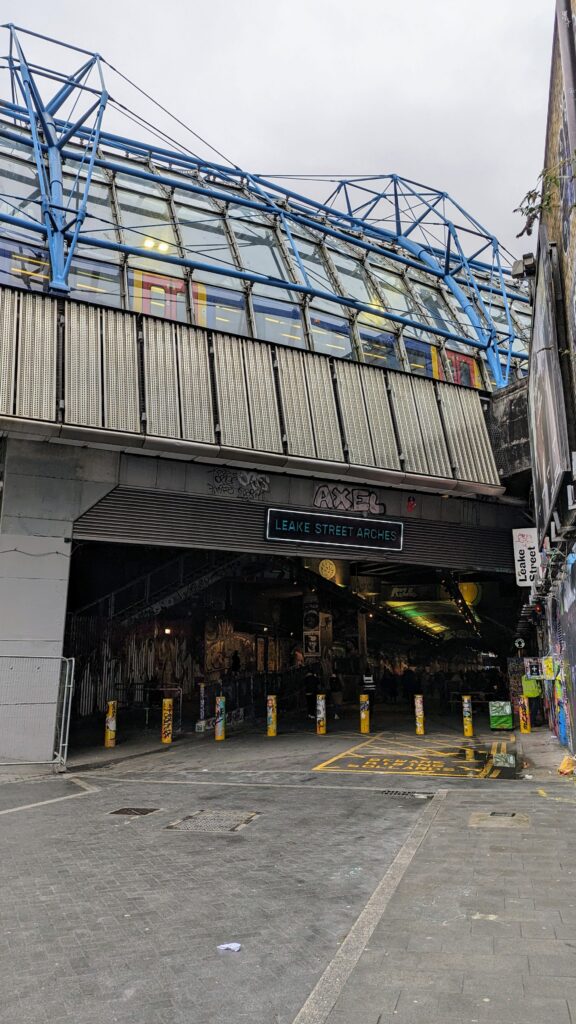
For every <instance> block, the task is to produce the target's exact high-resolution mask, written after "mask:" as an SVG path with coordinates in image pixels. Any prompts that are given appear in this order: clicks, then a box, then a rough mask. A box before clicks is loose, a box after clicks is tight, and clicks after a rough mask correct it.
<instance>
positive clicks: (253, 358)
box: [243, 341, 282, 452]
mask: <svg viewBox="0 0 576 1024" xmlns="http://www.w3.org/2000/svg"><path fill="white" fill-rule="evenodd" d="M243 348H244V364H245V366H246V383H247V386H248V405H249V409H250V422H251V424H252V442H253V445H254V448H256V449H257V450H258V451H262V452H281V451H282V434H281V431H280V417H279V414H278V403H277V401H276V387H275V385H274V370H273V369H272V351H271V349H270V348H269V346H268V345H259V344H258V342H257V341H245V342H243Z"/></svg>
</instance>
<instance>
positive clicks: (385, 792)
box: [379, 789, 434, 800]
mask: <svg viewBox="0 0 576 1024" xmlns="http://www.w3.org/2000/svg"><path fill="white" fill-rule="evenodd" d="M379 793H380V794H381V796H401V797H409V798H410V799H412V800H431V799H432V797H433V796H434V794H433V793H416V792H414V790H413V789H380V790H379Z"/></svg>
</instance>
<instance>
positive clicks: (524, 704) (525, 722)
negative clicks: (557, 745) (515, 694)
mask: <svg viewBox="0 0 576 1024" xmlns="http://www.w3.org/2000/svg"><path fill="white" fill-rule="evenodd" d="M518 715H519V718H520V732H532V726H531V724H530V704H529V703H528V697H520V699H519V701H518Z"/></svg>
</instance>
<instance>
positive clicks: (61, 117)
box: [0, 25, 527, 387]
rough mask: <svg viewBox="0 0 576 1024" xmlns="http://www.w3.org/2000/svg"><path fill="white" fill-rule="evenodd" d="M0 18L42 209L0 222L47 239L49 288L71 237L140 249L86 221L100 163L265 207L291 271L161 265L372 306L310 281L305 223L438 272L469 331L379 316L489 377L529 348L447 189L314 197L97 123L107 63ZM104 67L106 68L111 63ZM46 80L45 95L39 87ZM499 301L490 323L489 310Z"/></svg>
mask: <svg viewBox="0 0 576 1024" xmlns="http://www.w3.org/2000/svg"><path fill="white" fill-rule="evenodd" d="M3 27H4V28H6V29H7V30H8V33H9V53H8V55H7V58H6V60H7V67H8V69H9V72H10V80H11V92H12V97H11V100H8V99H0V115H2V116H3V117H4V118H7V119H10V120H11V121H12V122H13V124H14V130H11V129H10V127H9V124H8V123H7V121H4V122H3V123H2V124H0V137H4V138H6V139H8V140H12V141H15V142H18V143H19V144H21V145H26V146H29V147H31V148H32V149H33V154H34V161H35V166H36V171H37V175H38V191H39V195H40V204H39V206H40V211H39V216H38V217H37V218H35V217H33V216H32V215H28V216H18V215H17V214H16V213H6V212H0V222H4V223H7V224H12V225H14V226H15V227H20V228H25V229H26V230H27V231H34V232H36V233H37V234H38V235H39V236H42V237H43V238H44V239H45V241H46V244H47V247H48V252H49V259H50V272H51V280H50V288H51V290H52V291H54V292H55V293H60V294H66V293H67V292H68V291H69V284H68V279H69V272H70V267H71V262H72V259H73V256H74V253H75V251H76V247H77V244H78V243H79V242H80V243H81V244H82V245H83V246H93V247H95V248H97V249H108V250H112V251H116V252H121V253H125V254H127V255H136V256H141V255H142V250H141V249H139V248H137V247H134V246H130V245H125V244H123V243H122V242H121V241H119V240H114V239H110V238H102V237H94V236H91V235H90V234H88V233H86V232H85V231H84V230H83V223H84V220H85V217H86V210H87V203H88V199H89V195H90V185H91V181H92V175H93V170H94V168H95V167H99V168H106V169H107V170H108V171H109V172H111V173H112V174H114V173H124V174H126V173H128V174H130V175H131V176H132V177H134V178H135V179H136V180H138V179H141V180H153V181H155V182H157V183H158V184H160V185H164V186H166V187H167V188H168V189H174V188H178V189H179V190H184V191H188V192H190V193H192V194H198V195H204V196H209V197H211V198H212V199H216V200H221V201H223V202H224V203H230V202H233V203H234V205H235V206H244V207H246V208H248V209H252V210H259V211H261V212H262V213H263V214H268V215H270V216H271V217H273V218H274V219H275V221H277V222H279V223H280V224H281V226H282V228H283V230H284V234H285V238H286V239H287V241H288V244H289V248H290V250H291V255H292V257H293V261H294V264H295V267H296V268H297V278H298V280H294V281H288V280H284V279H280V278H275V277H272V276H269V275H266V274H258V273H255V272H251V271H249V270H247V269H243V268H241V267H238V268H232V267H230V266H229V265H226V266H222V264H218V263H211V262H204V261H200V260H198V259H190V258H188V257H187V256H186V255H163V254H162V253H160V252H158V253H155V254H154V258H155V259H157V260H158V261H159V262H161V263H166V264H177V265H179V266H182V267H186V268H189V269H191V270H194V269H198V270H208V271H210V272H212V273H219V274H225V275H226V276H227V277H237V278H240V279H242V280H244V281H247V282H253V283H263V284H267V285H270V286H273V287H275V288H279V289H284V290H285V291H290V292H299V293H301V294H302V295H304V296H309V297H320V298H324V299H328V300H330V301H332V302H336V303H338V304H339V305H345V306H348V307H349V308H351V309H353V310H357V311H359V312H368V313H370V314H372V315H374V312H375V307H374V306H373V305H372V306H371V305H368V304H366V303H362V302H361V301H358V300H356V299H354V298H353V297H350V296H342V294H340V293H338V292H337V291H336V289H335V290H334V291H333V292H327V291H325V290H322V289H320V288H318V287H317V286H316V285H315V284H314V283H313V282H312V281H311V280H310V277H309V275H308V273H307V272H306V269H305V266H304V262H303V260H302V258H301V255H300V252H299V250H298V245H297V242H296V240H295V237H294V232H295V230H296V231H298V230H300V232H301V233H302V229H304V231H305V232H306V231H307V230H308V231H310V230H311V231H313V232H314V234H315V235H316V236H318V235H320V236H321V237H323V238H325V239H326V240H333V241H336V242H341V243H344V245H345V246H347V247H350V246H353V247H354V250H360V252H364V253H365V254H370V253H375V254H377V255H380V256H382V255H384V256H385V257H386V258H387V259H390V260H393V261H395V262H397V263H399V264H403V265H405V266H409V267H412V268H415V269H420V270H421V271H424V272H425V273H426V275H428V276H430V275H431V276H432V277H433V278H435V279H437V280H439V281H442V282H443V283H444V285H445V287H446V288H447V289H448V290H449V291H450V292H451V294H452V296H453V297H454V299H455V300H456V302H457V303H458V305H459V307H460V309H461V310H462V311H463V313H464V314H465V317H466V318H467V320H468V321H469V323H470V325H471V327H472V332H473V336H472V337H469V336H468V335H466V336H464V335H463V334H462V335H458V334H455V333H454V332H453V331H450V330H448V329H443V328H441V327H439V326H438V325H431V324H422V323H421V322H420V323H417V322H415V321H414V319H413V318H410V317H409V316H402V315H400V314H396V313H392V312H391V311H388V310H387V311H386V312H384V311H383V310H381V311H380V312H381V314H382V315H383V316H384V317H385V318H386V319H387V320H390V321H392V322H395V323H398V324H399V325H401V326H402V325H405V326H408V327H411V328H419V329H422V328H424V329H425V330H426V331H429V332H431V333H433V334H437V335H439V336H441V337H444V338H455V339H457V340H458V341H460V342H463V343H465V344H466V345H469V346H472V347H474V348H477V349H480V350H482V351H484V352H485V354H486V358H487V359H488V362H489V364H490V367H491V370H492V373H493V376H494V379H495V382H496V385H497V386H498V387H503V386H505V385H506V384H507V383H508V379H509V372H510V365H511V359H512V356H514V358H520V359H524V358H526V355H525V353H524V352H523V351H519V350H518V349H515V348H514V342H515V340H516V331H515V326H514V322H513V318H512V316H511V299H512V298H514V299H515V300H516V301H521V302H525V301H527V299H526V296H525V295H522V294H518V293H517V292H514V290H513V289H512V288H511V287H510V284H508V285H507V283H506V280H507V278H508V280H509V270H508V269H507V266H506V263H507V262H509V261H508V260H506V258H505V257H504V255H503V251H502V249H501V247H500V245H499V243H498V240H497V239H496V238H495V236H494V235H492V234H491V233H490V232H488V231H487V230H486V229H485V228H484V227H482V225H481V224H480V223H479V222H478V221H477V220H475V219H474V218H473V217H471V216H470V214H468V213H467V212H466V211H465V210H464V209H463V208H462V207H461V206H460V205H459V204H458V203H457V202H455V201H454V200H453V199H452V198H451V197H450V196H449V195H448V193H446V192H441V191H439V190H436V189H433V188H430V187H429V186H426V185H422V184H420V183H418V182H414V181H410V180H408V179H406V178H402V177H401V176H399V175H397V174H389V175H382V176H370V177H348V178H345V179H342V178H338V177H330V176H309V177H308V179H307V180H308V181H310V180H312V181H313V183H314V186H315V188H316V189H317V188H318V185H319V183H321V185H322V187H323V188H325V187H326V184H328V185H329V192H328V195H327V196H326V197H325V198H322V199H313V198H310V197H309V196H306V195H303V194H301V193H300V192H299V191H295V190H294V188H293V187H289V185H290V184H291V182H292V181H293V180H294V179H293V178H289V176H280V175H276V176H274V175H272V176H263V175H260V174H251V173H248V172H247V171H245V170H242V169H241V168H239V167H236V166H234V165H230V166H228V165H226V164H222V163H214V162H212V161H208V160H206V159H202V158H201V157H199V156H196V155H194V154H192V153H191V152H189V151H179V150H176V149H174V150H173V149H169V148H164V147H162V146H159V145H157V144H156V142H152V141H150V142H148V141H146V142H138V141H135V140H133V139H130V138H126V137H124V136H120V135H116V134H112V133H110V132H106V131H104V130H103V127H102V124H103V118H104V114H105V111H106V108H107V106H108V105H109V102H110V101H111V97H110V94H109V92H108V90H107V88H106V85H105V81H104V74H103V65H107V62H106V61H105V60H104V59H103V58H102V57H101V56H100V55H99V54H97V53H91V52H90V51H87V50H81V49H79V48H78V47H74V46H69V45H68V44H65V43H62V42H60V41H59V40H55V39H51V38H50V37H48V36H42V35H40V34H38V33H34V32H29V31H27V30H25V29H21V28H17V27H16V26H14V25H6V26H3ZM23 36H31V37H33V38H35V39H39V40H42V41H43V42H45V43H49V44H53V45H54V46H56V47H59V48H62V49H64V50H65V51H68V52H70V53H74V54H79V55H81V58H82V61H83V62H82V63H81V64H80V66H79V67H77V68H75V69H74V70H73V71H72V72H70V73H65V72H63V71H59V70H57V69H54V68H50V67H47V66H45V65H42V64H39V63H34V62H32V61H30V60H28V59H27V57H26V55H25V52H24V46H23V42H22V37H23ZM107 67H108V68H109V69H110V70H111V71H114V69H112V68H111V66H110V65H107ZM47 83H48V91H49V93H50V94H49V95H48V96H47V97H46V95H45V93H46V91H47V90H46V86H47ZM23 129H24V131H23ZM69 145H70V148H69ZM115 154H121V157H120V155H118V156H116V157H115ZM126 157H129V158H132V160H133V166H130V167H127V161H126ZM63 161H65V162H66V164H67V165H70V163H72V164H73V165H77V174H76V182H75V188H73V189H72V190H70V194H69V196H68V198H66V196H65V194H64V189H63ZM151 168H153V169H151ZM171 174H172V175H173V176H172V177H171ZM183 174H184V175H186V177H183V176H182V175H183ZM285 179H288V181H287V182H286V180H285ZM297 180H301V179H297ZM72 197H74V204H73V202H72ZM348 251H350V249H349V248H348ZM496 304H497V305H498V307H499V322H498V328H497V326H496V322H495V319H494V317H493V306H495V305H496ZM502 310H503V311H504V317H505V326H504V325H503V320H502Z"/></svg>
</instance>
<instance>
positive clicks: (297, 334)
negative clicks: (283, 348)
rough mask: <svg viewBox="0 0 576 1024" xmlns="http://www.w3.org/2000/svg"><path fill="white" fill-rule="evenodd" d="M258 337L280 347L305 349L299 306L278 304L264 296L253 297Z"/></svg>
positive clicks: (284, 303)
mask: <svg viewBox="0 0 576 1024" xmlns="http://www.w3.org/2000/svg"><path fill="white" fill-rule="evenodd" d="M252 305H253V308H254V319H255V321H256V337H258V338H264V339H265V340H266V341H274V342H276V343H277V344H278V345H291V346H292V347H293V348H305V347H306V340H305V337H304V326H303V324H302V313H301V310H300V307H299V306H296V305H293V304H291V303H289V302H277V301H275V300H274V299H268V298H265V297H264V296H262V295H253V296H252Z"/></svg>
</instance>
